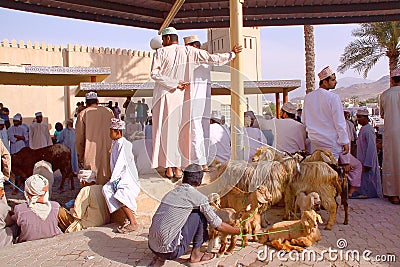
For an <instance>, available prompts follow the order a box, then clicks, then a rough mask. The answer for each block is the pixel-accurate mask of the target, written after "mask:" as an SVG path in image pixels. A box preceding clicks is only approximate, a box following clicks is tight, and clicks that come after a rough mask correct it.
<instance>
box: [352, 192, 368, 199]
mask: <svg viewBox="0 0 400 267" xmlns="http://www.w3.org/2000/svg"><path fill="white" fill-rule="evenodd" d="M367 198H368V197H367V196H365V195H362V194H360V193H358V192H354V193H353V194H351V195H349V199H367Z"/></svg>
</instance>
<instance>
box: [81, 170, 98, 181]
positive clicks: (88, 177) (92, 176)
mask: <svg viewBox="0 0 400 267" xmlns="http://www.w3.org/2000/svg"><path fill="white" fill-rule="evenodd" d="M78 179H79V181H80V182H83V181H84V182H86V183H91V182H96V172H94V171H92V170H80V171H79V173H78Z"/></svg>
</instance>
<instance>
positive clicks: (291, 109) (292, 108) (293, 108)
mask: <svg viewBox="0 0 400 267" xmlns="http://www.w3.org/2000/svg"><path fill="white" fill-rule="evenodd" d="M282 110H284V111H286V112H287V113H291V114H296V112H297V109H296V106H295V105H293V104H292V103H290V102H286V103H285V104H283V106H282Z"/></svg>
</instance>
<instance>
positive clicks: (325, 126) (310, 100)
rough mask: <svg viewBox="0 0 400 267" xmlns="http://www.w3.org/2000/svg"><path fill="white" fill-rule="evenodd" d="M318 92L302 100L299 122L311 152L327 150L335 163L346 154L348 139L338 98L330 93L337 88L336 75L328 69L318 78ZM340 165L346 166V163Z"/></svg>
mask: <svg viewBox="0 0 400 267" xmlns="http://www.w3.org/2000/svg"><path fill="white" fill-rule="evenodd" d="M318 76H319V79H320V82H319V86H320V87H319V88H318V89H316V90H314V91H312V92H311V93H308V94H307V95H306V97H305V98H304V108H303V113H302V120H303V123H304V124H305V126H306V130H307V132H308V137H309V138H310V141H311V152H314V151H315V150H317V149H329V150H331V151H332V153H333V155H334V157H335V158H336V159H337V160H338V159H339V155H341V154H343V155H345V154H347V153H349V143H350V140H349V137H348V135H347V130H346V121H345V119H344V116H343V106H342V102H341V101H340V98H339V96H338V95H337V94H335V93H332V92H329V90H330V89H334V88H335V87H336V83H337V82H336V75H335V73H334V72H333V71H332V70H331V69H330V68H329V67H326V68H324V69H323V70H322V71H321V72H320V73H319V74H318ZM343 164H345V165H347V166H348V162H347V163H345V162H343Z"/></svg>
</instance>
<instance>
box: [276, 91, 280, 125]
mask: <svg viewBox="0 0 400 267" xmlns="http://www.w3.org/2000/svg"><path fill="white" fill-rule="evenodd" d="M275 103H276V117H277V118H278V119H279V118H280V117H281V99H280V97H279V93H275Z"/></svg>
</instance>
